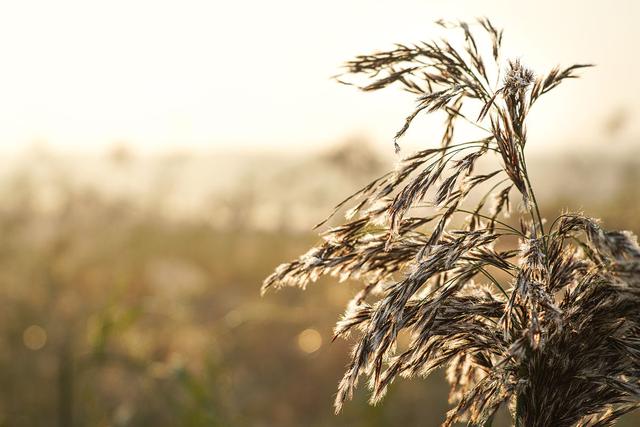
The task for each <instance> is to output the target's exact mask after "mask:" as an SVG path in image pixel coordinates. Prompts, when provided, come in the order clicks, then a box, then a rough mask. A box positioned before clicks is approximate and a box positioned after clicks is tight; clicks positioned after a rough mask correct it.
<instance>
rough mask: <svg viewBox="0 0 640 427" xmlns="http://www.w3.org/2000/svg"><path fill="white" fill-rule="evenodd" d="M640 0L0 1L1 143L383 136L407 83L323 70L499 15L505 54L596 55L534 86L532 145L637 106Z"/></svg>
mask: <svg viewBox="0 0 640 427" xmlns="http://www.w3.org/2000/svg"><path fill="white" fill-rule="evenodd" d="M639 4H640V2H637V1H635V0H628V1H615V2H613V1H609V2H605V1H587V0H582V1H529V2H523V1H477V0H468V1H454V0H441V1H436V0H422V1H414V0H411V1H409V0H407V1H399V0H395V1H372V0H366V1H364V0H358V1H356V0H323V1H317V2H308V1H299V0H298V1H296V0H272V1H264V0H252V1H246V0H244V1H242V0H235V1H229V2H224V1H221V0H208V1H191V0H189V1H187V0H175V1H160V0H149V1H147V0H125V1H122V0H109V1H100V2H98V1H88V0H81V1H71V0H61V1H55V2H54V1H50V0H43V1H32V0H21V1H6V2H2V3H1V5H0V57H1V58H2V62H1V65H0V147H1V148H2V149H10V150H14V149H19V148H20V147H23V146H28V145H30V144H32V143H33V142H34V141H40V142H46V143H48V144H50V145H52V146H53V147H57V148H61V149H65V150H83V151H85V150H89V151H92V150H104V149H106V148H107V147H109V146H111V145H113V144H114V143H116V142H127V143H129V144H131V145H133V146H134V147H136V148H138V149H140V150H143V151H166V150H174V149H176V148H178V149H179V148H183V149H190V148H198V149H206V150H209V149H212V148H216V149H225V150H237V149H249V150H252V151H255V150H277V149H287V150H292V149H295V150H299V149H305V148H317V147H319V146H321V145H323V144H328V143H331V142H335V141H337V140H341V139H343V138H345V137H348V136H350V135H351V136H353V135H360V134H364V135H366V136H368V137H370V138H371V139H372V140H374V141H376V142H377V143H380V144H383V143H385V144H386V143H389V142H388V141H390V139H391V137H392V135H393V133H394V132H395V130H396V129H397V128H398V126H400V125H401V124H402V121H403V119H404V117H405V115H406V114H407V113H408V112H410V110H411V108H412V106H413V101H412V99H411V98H410V96H409V95H408V94H405V93H403V92H401V91H393V90H388V91H386V92H383V93H379V94H363V93H358V92H357V91H355V90H353V89H352V88H348V87H345V86H342V85H338V84H335V83H334V82H332V81H330V79H329V77H330V76H331V75H333V74H336V72H337V71H338V70H339V65H340V64H341V63H342V62H343V61H345V60H347V59H350V58H351V57H352V56H354V55H356V54H359V53H366V52H369V51H372V50H375V49H380V48H386V47H390V45H391V44H392V43H394V42H412V41H416V40H426V39H429V38H431V37H432V36H434V34H435V33H434V26H433V25H432V24H431V23H432V22H433V21H434V20H436V19H438V18H445V19H471V18H473V17H475V16H482V15H484V16H488V17H489V18H491V19H492V20H493V21H494V23H495V24H497V25H499V26H501V27H503V28H505V44H506V45H505V46H506V48H507V52H508V53H511V54H512V55H513V56H519V57H521V58H522V60H523V62H525V63H526V64H528V65H530V66H531V67H532V68H534V69H535V70H537V71H539V72H543V71H545V70H548V69H549V68H550V67H551V66H553V65H555V64H556V63H562V64H567V65H568V64H571V63H574V62H595V63H597V64H598V67H597V68H595V69H591V70H588V71H587V72H585V78H584V79H583V80H581V81H576V82H569V83H568V84H566V85H565V87H563V88H562V89H559V90H558V91H557V93H556V94H555V96H549V97H547V100H546V101H545V102H546V106H545V107H544V111H543V110H542V109H539V111H537V112H536V114H535V116H534V117H532V121H533V122H532V123H530V135H532V134H533V135H534V136H535V137H536V139H538V140H539V145H540V146H541V147H545V144H553V143H557V142H558V141H563V140H567V139H572V140H576V139H584V140H593V139H597V138H598V137H599V136H601V135H602V123H603V122H604V121H605V120H606V119H607V118H608V117H609V116H610V115H611V114H613V112H614V111H616V110H620V109H624V110H626V111H627V112H628V113H629V114H630V115H631V117H634V118H635V117H637V114H638V112H640V101H639V96H638V95H640V79H638V78H637V74H638V69H639V65H640V63H639V62H640V59H639V56H638V48H637V44H638V42H639V41H640V30H639V28H640V25H638V22H639V21H640V6H639ZM438 34H439V33H438ZM540 106H542V104H540ZM630 122H631V123H630V124H629V126H628V127H627V129H626V132H627V133H629V135H630V136H636V135H639V134H640V124H639V123H640V121H638V120H636V119H634V120H631V121H630ZM422 138H423V139H424V136H422Z"/></svg>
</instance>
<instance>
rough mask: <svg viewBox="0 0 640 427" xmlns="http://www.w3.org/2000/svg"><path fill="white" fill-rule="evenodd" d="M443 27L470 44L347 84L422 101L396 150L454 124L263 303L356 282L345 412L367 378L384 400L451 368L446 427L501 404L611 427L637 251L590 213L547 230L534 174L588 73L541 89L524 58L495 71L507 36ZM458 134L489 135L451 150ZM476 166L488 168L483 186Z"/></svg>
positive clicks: (624, 387) (411, 52)
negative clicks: (566, 98)
mask: <svg viewBox="0 0 640 427" xmlns="http://www.w3.org/2000/svg"><path fill="white" fill-rule="evenodd" d="M439 24H440V25H442V26H443V27H445V28H447V29H448V30H450V31H459V32H460V33H461V35H462V36H463V40H464V42H463V43H462V44H461V45H460V46H454V45H453V44H452V43H450V42H448V41H446V40H442V41H438V42H420V43H417V44H413V45H403V44H399V45H396V46H395V48H394V49H392V50H389V51H382V52H376V53H373V54H370V55H362V56H358V57H357V58H355V59H354V60H352V61H349V62H347V63H346V65H345V67H346V73H345V75H343V76H341V77H340V79H341V80H342V81H343V82H346V83H348V84H355V83H352V81H353V80H358V79H362V78H364V80H365V84H363V85H359V86H360V87H361V89H363V90H365V91H370V90H378V89H381V88H384V87H386V86H389V85H392V84H396V85H399V86H401V87H402V88H404V89H405V90H407V91H408V92H410V93H412V94H414V95H415V97H416V102H417V104H416V108H415V110H414V111H413V112H412V113H411V114H410V115H409V116H408V117H407V119H406V120H405V123H404V125H403V126H402V127H401V129H400V130H399V131H398V133H397V135H396V144H398V142H397V140H398V139H399V138H401V137H402V136H403V135H404V134H405V133H406V132H407V130H408V129H409V127H410V125H411V123H412V122H413V120H414V119H415V118H416V117H418V116H419V115H421V114H425V113H435V112H440V113H442V114H444V116H445V125H444V128H445V130H444V133H443V135H442V138H441V141H440V146H439V147H438V148H427V149H424V150H422V151H419V152H416V153H413V154H410V155H408V156H407V157H405V158H404V159H403V160H401V161H400V163H399V165H398V167H397V168H396V170H394V171H392V172H389V173H387V174H385V175H383V176H381V177H380V178H378V179H376V180H374V181H373V182H371V183H370V184H368V185H367V186H365V187H364V188H362V189H361V190H359V191H358V192H356V193H355V194H353V195H352V196H350V197H348V198H347V199H346V200H345V201H343V202H342V203H340V204H339V205H338V207H337V208H336V211H334V214H335V213H336V212H337V211H339V210H341V209H343V208H346V207H347V206H349V207H350V208H349V209H348V211H347V212H348V215H347V220H346V222H345V223H343V224H341V225H338V226H334V227H331V228H328V229H327V230H326V231H324V232H322V233H321V236H322V241H321V242H320V243H319V244H318V245H317V246H316V247H314V248H312V249H311V250H310V251H309V252H308V253H307V254H305V255H303V256H302V257H300V258H299V259H297V260H294V261H292V262H290V263H287V264H283V265H281V266H279V267H278V268H277V269H276V270H275V272H274V273H273V274H271V275H270V276H269V277H268V278H267V279H265V281H264V285H263V292H264V291H267V290H269V289H274V288H280V287H283V286H298V287H302V288H304V287H305V286H306V285H307V284H309V283H310V282H313V281H315V280H316V279H318V278H319V277H320V276H323V275H333V276H337V277H339V278H340V279H341V280H346V279H358V280H361V281H362V282H363V287H362V289H361V290H360V292H358V293H357V294H356V295H355V296H354V298H353V300H352V301H351V302H350V303H349V304H348V306H347V310H346V312H345V314H344V316H343V317H342V319H340V320H339V322H338V323H337V325H336V327H335V336H336V337H347V336H348V335H350V334H351V333H354V335H355V338H354V348H353V352H352V355H351V361H350V362H349V364H348V366H347V370H346V372H345V374H344V377H343V378H342V380H341V381H340V383H339V386H338V392H337V397H336V401H335V407H336V411H339V410H340V409H341V408H342V406H343V404H344V403H345V401H346V400H348V399H350V398H351V397H352V396H353V393H354V391H355V390H356V387H357V384H358V382H359V380H360V379H361V377H362V376H365V377H368V379H369V382H368V384H369V387H370V388H371V402H372V403H377V402H378V401H379V400H380V399H382V397H383V396H384V394H385V392H386V390H387V389H388V387H389V386H390V385H391V383H392V382H393V381H394V380H396V379H397V378H398V377H413V376H426V375H429V374H430V373H431V372H433V371H434V370H436V369H441V368H442V369H445V370H446V373H447V379H448V381H449V383H450V385H451V391H450V394H449V399H450V403H451V404H452V408H451V410H450V411H449V412H448V414H447V415H446V418H445V420H444V423H443V425H444V426H450V425H452V424H453V423H455V422H461V421H462V422H468V423H470V424H471V425H489V423H490V422H491V421H492V420H493V418H494V416H495V414H496V412H497V411H498V409H499V408H500V407H502V406H505V407H507V408H508V409H509V411H510V413H511V414H512V417H513V421H514V424H515V425H518V426H554V427H562V426H573V425H581V426H587V425H588V426H605V425H610V424H612V423H613V422H614V421H615V420H616V419H617V418H618V417H620V416H621V415H623V414H624V413H626V412H629V411H631V410H633V409H635V408H637V407H638V406H639V405H640V400H639V397H640V310H639V308H640V247H639V246H638V243H637V241H636V238H635V236H633V235H632V234H631V233H629V232H618V231H607V230H606V229H605V228H603V227H602V225H601V224H600V223H599V222H598V221H597V220H594V219H592V218H589V217H587V216H585V215H583V214H582V213H571V212H566V213H563V214H562V215H560V216H559V217H558V218H556V219H555V220H554V221H553V222H552V223H551V224H550V225H549V224H548V223H546V222H545V221H544V220H543V218H542V217H541V215H540V209H539V205H538V203H537V201H536V198H535V193H534V189H533V187H532V185H531V181H530V179H529V174H528V172H527V163H526V160H525V146H526V143H527V133H526V118H527V115H528V113H529V111H530V109H531V108H532V107H533V105H534V104H535V103H536V102H537V101H538V99H539V98H540V97H541V96H542V95H544V94H546V93H547V92H549V91H551V90H552V89H554V88H555V87H557V86H558V85H559V84H560V83H561V82H562V81H564V80H566V79H570V78H574V77H576V74H575V72H576V71H577V70H579V69H581V68H584V67H588V66H589V65H587V64H577V65H573V66H570V67H568V68H563V69H561V68H555V69H553V70H551V71H550V72H549V73H547V74H546V75H543V76H538V77H535V76H534V74H533V72H532V71H530V70H528V69H527V68H525V67H524V66H523V65H522V64H521V63H520V61H518V60H515V61H510V62H508V64H507V66H506V67H504V68H503V67H502V65H501V59H500V58H501V57H500V46H501V43H502V31H501V30H498V29H497V28H496V27H495V26H494V25H493V24H492V23H491V22H490V21H489V20H488V19H480V20H478V21H477V22H474V23H464V22H458V23H447V22H439ZM503 73H504V74H505V75H504V76H501V74H503ZM496 86H497V87H496ZM462 122H464V123H466V124H467V125H472V126H473V127H474V128H475V129H477V130H478V132H479V137H478V138H477V139H474V140H471V141H462V142H458V141H457V140H456V138H455V135H454V130H455V127H456V126H457V125H458V124H459V123H462ZM481 159H483V162H484V163H483V164H485V165H486V164H492V165H493V166H494V169H493V170H489V171H480V169H481V168H480V167H479V161H480V160H481ZM512 205H516V206H518V207H520V209H514V211H515V213H516V217H515V218H512V219H511V220H509V221H508V222H507V220H506V219H505V217H506V215H507V214H508V213H509V211H510V210H511V207H512ZM325 222H326V221H325ZM323 224H324V223H321V224H319V226H322V225H323ZM401 331H407V332H409V334H410V336H411V342H410V344H409V345H408V346H405V347H402V346H399V345H398V342H397V341H398V336H399V333H400V332H401Z"/></svg>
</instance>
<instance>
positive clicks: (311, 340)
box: [298, 329, 322, 353]
mask: <svg viewBox="0 0 640 427" xmlns="http://www.w3.org/2000/svg"><path fill="white" fill-rule="evenodd" d="M321 345H322V336H321V335H320V332H318V331H316V330H315V329H305V330H304V331H302V332H300V334H299V335H298V347H300V350H302V351H304V352H305V353H313V352H315V351H318V349H319V348H320V346H321Z"/></svg>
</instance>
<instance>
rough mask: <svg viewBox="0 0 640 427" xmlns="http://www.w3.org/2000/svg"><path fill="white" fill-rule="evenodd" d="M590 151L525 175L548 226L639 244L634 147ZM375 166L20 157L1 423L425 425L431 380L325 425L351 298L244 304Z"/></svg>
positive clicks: (2, 315) (354, 161)
mask: <svg viewBox="0 0 640 427" xmlns="http://www.w3.org/2000/svg"><path fill="white" fill-rule="evenodd" d="M611 126H612V127H613V128H614V130H615V123H614V124H611ZM574 148H575V147H574ZM606 152H607V153H608V154H606V155H603V152H601V151H599V152H595V151H594V152H590V151H588V150H574V151H572V152H571V153H570V154H567V155H557V154H554V155H553V156H551V155H549V156H543V155H542V154H541V155H539V156H538V157H534V158H533V159H532V166H531V169H532V170H533V171H534V173H533V177H534V180H535V181H536V182H535V185H536V186H537V188H538V194H539V195H540V196H541V197H542V198H543V201H542V205H543V207H544V209H545V214H546V216H547V217H548V218H549V217H554V216H555V215H557V214H558V213H559V212H560V211H562V210H563V209H564V208H570V209H584V210H585V211H586V212H587V213H588V214H590V215H593V216H600V217H601V218H602V219H603V221H604V224H605V226H606V227H608V228H622V229H631V230H633V231H635V232H636V233H638V232H640V223H639V222H638V214H639V213H640V187H639V184H640V156H638V154H639V153H638V150H637V146H635V148H634V146H633V144H631V145H625V146H624V147H617V148H615V149H608V150H606ZM391 153H392V149H391V147H390V149H389V150H388V152H385V153H383V154H381V153H379V152H377V151H375V150H374V149H372V148H371V146H370V145H369V144H368V143H367V141H366V140H364V139H362V138H352V139H350V140H347V141H345V142H344V143H342V144H338V145H336V146H335V147H334V148H332V149H329V150H327V151H324V152H320V153H316V154H312V155H300V154H291V155H284V154H278V155H268V154H264V155H258V154H256V155H251V156H249V155H231V154H226V155H196V154H193V153H174V154H172V155H165V156H160V155H158V156H151V157H150V156H147V157H138V156H137V155H136V153H135V152H133V151H131V150H130V149H129V148H128V147H127V145H126V144H118V145H116V146H114V148H113V149H112V150H111V151H110V152H108V153H107V154H106V155H104V156H97V155H96V156H88V155H87V156H84V157H83V156H80V155H69V154H61V153H54V152H50V151H48V150H47V149H46V148H45V147H42V146H37V147H34V148H32V149H31V150H29V151H28V152H25V153H23V154H22V155H21V156H20V157H19V158H18V159H16V160H15V161H13V162H11V167H8V168H7V169H5V170H4V171H3V172H2V175H1V176H0V200H1V202H0V235H1V238H0V307H1V308H0V425H2V426H50V425H59V426H82V425H95V426H146V425H155V426H176V425H184V426H283V427H286V426H303V425H304V426H327V425H332V426H338V425H344V426H388V425H427V426H431V425H439V423H440V422H441V420H442V416H443V415H444V413H445V411H446V408H447V402H446V399H447V396H446V387H445V383H444V380H443V377H442V373H440V374H438V375H435V376H433V377H431V378H429V379H428V380H426V381H418V380H411V381H409V380H405V381H400V382H397V383H396V384H394V386H393V387H392V388H391V391H390V393H389V394H388V396H387V397H386V398H385V400H384V402H383V404H382V405H381V406H378V407H371V406H368V405H367V403H366V399H367V393H366V392H364V391H363V392H361V393H359V394H358V395H357V397H356V399H355V401H354V402H352V403H351V404H349V405H347V406H346V409H345V411H344V413H342V414H341V415H339V416H334V415H333V409H332V400H333V396H334V392H335V387H336V385H337V381H338V380H339V378H340V377H341V375H342V372H343V369H344V365H345V364H346V362H347V359H348V351H349V343H345V342H342V341H336V342H331V331H332V327H333V324H334V322H335V321H336V320H337V318H338V316H339V315H340V314H341V313H342V311H343V308H344V304H345V302H346V301H347V300H348V299H349V297H350V296H351V295H352V294H353V293H354V289H355V286H352V284H350V283H348V282H347V283H342V284H337V283H334V282H335V281H332V280H322V281H321V282H320V283H317V284H314V285H313V286H310V287H309V289H307V290H306V291H305V292H301V291H299V290H296V289H287V290H283V291H281V292H279V293H272V294H268V296H266V297H264V298H261V297H260V296H259V286H260V283H261V280H262V279H263V278H264V277H265V276H266V275H267V274H268V273H269V272H270V271H271V270H272V269H273V268H274V267H275V266H277V265H278V264H279V263H281V262H284V261H287V260H289V259H292V258H294V257H297V256H298V255H300V254H302V253H304V252H305V251H306V249H307V248H308V247H309V246H310V245H311V244H312V243H313V242H314V241H315V239H316V238H317V237H315V234H314V233H313V232H312V230H311V228H312V226H313V224H315V223H317V222H318V221H319V220H321V219H322V218H324V216H325V215H326V214H327V213H328V212H329V211H330V209H331V207H332V206H333V205H334V204H335V203H336V202H338V201H340V200H341V199H342V198H343V197H344V196H345V195H347V194H350V193H351V192H352V191H353V190H355V189H356V188H357V187H358V186H359V185H363V184H365V183H366V182H367V181H368V180H369V179H370V178H372V177H375V176H377V175H378V174H380V173H381V172H383V171H385V170H386V169H388V168H390V167H392V161H393V155H392V154H391ZM626 422H627V423H628V425H633V423H634V418H633V417H629V418H628V419H627V421H626Z"/></svg>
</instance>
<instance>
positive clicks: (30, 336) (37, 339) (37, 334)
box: [22, 325, 47, 351]
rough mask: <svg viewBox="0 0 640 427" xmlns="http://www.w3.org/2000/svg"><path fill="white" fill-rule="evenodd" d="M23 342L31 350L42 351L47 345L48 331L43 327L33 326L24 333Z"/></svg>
mask: <svg viewBox="0 0 640 427" xmlns="http://www.w3.org/2000/svg"><path fill="white" fill-rule="evenodd" d="M22 342H23V343H24V345H25V347H27V348H28V349H29V350H34V351H35V350H40V349H41V348H42V347H44V346H45V344H46V343H47V331H45V330H44V328H42V327H41V326H38V325H31V326H29V327H28V328H27V329H25V330H24V332H23V333H22Z"/></svg>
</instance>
